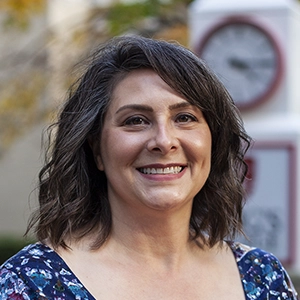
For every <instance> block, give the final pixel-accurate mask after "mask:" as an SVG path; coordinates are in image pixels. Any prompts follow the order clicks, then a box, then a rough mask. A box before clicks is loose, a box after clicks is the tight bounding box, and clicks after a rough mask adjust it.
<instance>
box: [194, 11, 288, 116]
mask: <svg viewBox="0 0 300 300" xmlns="http://www.w3.org/2000/svg"><path fill="white" fill-rule="evenodd" d="M195 52H196V54H197V55H198V56H200V57H201V58H202V59H203V60H204V61H206V63H207V64H208V66H210V67H211V69H212V70H213V71H214V72H215V73H216V75H217V76H218V77H219V79H220V80H221V82H222V83H223V84H224V85H225V87H226V88H227V90H228V91H229V93H230V94H231V96H232V98H233V100H234V102H235V103H236V105H237V106H238V107H239V109H240V110H241V111H245V110H249V109H253V108H255V107H257V106H258V105H260V104H261V103H263V102H264V101H266V100H268V99H270V98H271V96H272V95H273V93H274V92H275V90H276V89H277V87H278V86H279V83H280V81H281V79H282V75H283V57H282V53H281V50H280V47H279V44H278V43H277V42H276V39H275V37H273V35H272V34H271V33H270V32H269V31H268V30H266V29H265V28H264V27H263V26H262V25H260V24H259V23H258V22H256V21H254V20H253V19H251V18H248V17H231V18H226V19H225V20H224V21H223V22H221V23H219V24H217V25H216V26H214V27H212V28H211V29H210V30H209V31H208V32H207V33H206V34H205V35H204V37H203V39H202V40H201V41H200V43H199V45H198V47H197V48H196V49H195Z"/></svg>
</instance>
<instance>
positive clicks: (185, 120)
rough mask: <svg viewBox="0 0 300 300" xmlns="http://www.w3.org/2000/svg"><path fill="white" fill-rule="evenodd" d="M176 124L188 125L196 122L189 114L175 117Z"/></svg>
mask: <svg viewBox="0 0 300 300" xmlns="http://www.w3.org/2000/svg"><path fill="white" fill-rule="evenodd" d="M175 121H176V122H177V123H189V122H196V121H197V118H196V117H195V116H193V115H191V114H180V115H177V116H176V120H175Z"/></svg>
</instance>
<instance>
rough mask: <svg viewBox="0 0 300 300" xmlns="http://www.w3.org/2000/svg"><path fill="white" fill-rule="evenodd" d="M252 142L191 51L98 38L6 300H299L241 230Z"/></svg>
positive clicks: (63, 122) (60, 128)
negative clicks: (239, 238) (243, 240)
mask: <svg viewBox="0 0 300 300" xmlns="http://www.w3.org/2000/svg"><path fill="white" fill-rule="evenodd" d="M249 143H250V138H249V137H248V136H247V134H246V133H245V131H244V128H243V126H242V122H241V120H240V117H239V114H238V112H237V109H236V107H235V106H234V104H233V102H232V100H231V98H230V96H229V95H228V93H227V91H226V90H225V88H224V87H223V86H222V84H221V83H220V82H219V81H218V80H217V79H216V77H215V76H214V75H213V74H212V73H211V72H210V71H209V70H208V68H207V67H206V66H205V65H204V64H203V62H202V61H201V60H199V59H198V58H197V57H196V56H195V55H194V54H192V53H191V52H190V51H189V50H187V49H185V48H183V47H181V46H179V45H176V44H170V43H167V42H163V41H155V40H151V39H146V38H142V37H121V38H115V39H113V40H111V41H110V42H108V43H107V44H105V45H104V46H102V47H101V48H100V49H98V51H97V52H96V53H95V55H94V56H93V57H92V60H91V62H90V64H89V66H88V68H87V70H86V72H85V73H84V75H83V76H82V78H81V79H80V80H79V81H78V84H77V85H76V86H75V89H74V91H73V92H72V93H71V94H70V97H69V99H68V101H67V103H66V104H65V106H64V108H63V110H62V112H61V114H60V117H59V120H58V122H57V131H56V133H55V140H54V143H53V145H52V144H50V146H49V149H50V150H49V151H50V154H49V156H48V160H47V163H46V165H45V167H44V168H43V169H42V170H41V172H40V192H39V202H40V207H39V210H38V211H37V213H36V215H35V217H34V218H33V219H32V220H31V223H30V226H29V229H31V228H33V227H35V231H36V234H37V238H38V240H39V241H40V243H38V244H34V245H30V246H28V247H26V248H25V249H23V250H22V251H21V252H19V253H18V254H17V255H16V256H14V257H13V258H11V259H10V260H8V261H7V262H6V263H5V264H4V265H3V266H2V269H1V284H2V285H1V293H2V294H1V295H2V299H193V300H194V299H206V300H207V299H230V300H234V299H297V295H296V292H295V290H294V289H293V287H292V284H291V282H290V279H289V277H288V275H287V273H286V271H285V270H284V268H283V267H282V266H281V264H280V262H279V261H278V260H277V259H276V258H275V257H274V256H273V255H271V254H269V253H267V252H264V251H262V250H260V249H250V248H248V247H246V246H244V245H241V244H238V243H234V242H228V241H227V240H232V239H233V238H234V236H235V234H236V233H237V232H240V233H241V232H242V224H241V211H242V206H243V195H244V194H243V186H242V182H243V180H244V177H245V173H246V169H247V168H246V165H245V163H244V160H243V159H244V154H245V152H246V150H247V148H248V146H249Z"/></svg>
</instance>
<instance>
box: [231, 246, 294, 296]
mask: <svg viewBox="0 0 300 300" xmlns="http://www.w3.org/2000/svg"><path fill="white" fill-rule="evenodd" d="M229 245H230V247H231V249H232V251H233V254H234V256H235V258H236V262H237V265H238V268H239V272H240V275H241V279H242V283H243V286H244V290H245V293H246V294H247V295H248V299H260V298H257V296H258V295H260V297H261V296H262V295H268V297H271V298H270V299H273V298H272V297H274V299H291V300H294V299H298V298H297V293H296V290H295V289H294V287H293V284H292V282H291V279H290V277H289V275H288V273H287V272H286V270H285V269H284V267H283V266H282V264H281V262H280V261H279V259H278V258H277V257H276V256H274V255H273V254H272V253H270V252H267V251H264V250H262V249H259V248H253V247H249V246H246V245H244V244H241V243H237V242H230V243H229ZM267 299H269V298H267Z"/></svg>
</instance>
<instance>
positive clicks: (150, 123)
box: [94, 70, 211, 211]
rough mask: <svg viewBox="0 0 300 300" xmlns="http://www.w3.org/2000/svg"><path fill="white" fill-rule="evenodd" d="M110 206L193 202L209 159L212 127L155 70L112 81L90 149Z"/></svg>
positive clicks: (168, 206) (171, 206)
mask: <svg viewBox="0 0 300 300" xmlns="http://www.w3.org/2000/svg"><path fill="white" fill-rule="evenodd" d="M94 150H95V153H98V154H97V156H96V161H97V166H98V168H99V169H100V170H101V171H104V172H105V174H106V176H107V181H108V197H109V201H110V203H111V208H112V211H114V209H121V210H124V209H129V208H132V209H135V210H137V209H140V210H143V209H147V210H149V209H150V210H156V211H157V210H176V209H179V208H181V207H183V206H187V205H188V207H190V208H191V205H192V201H193V198H194V196H195V195H196V194H197V193H198V192H199V190H200V189H201V188H202V187H203V185H204V183H205V181H206V179H207V177H208V174H209V171H210V159H211V133H210V130H209V127H208V125H207V122H206V120H205V118H204V117H203V114H202V112H201V110H200V109H199V108H197V107H196V106H193V105H191V104H190V103H189V102H188V101H186V100H185V99H184V98H182V97H181V96H180V95H178V94H177V93H176V92H175V91H174V90H173V89H171V88H170V87H169V86H168V85H167V84H166V83H165V82H164V81H163V80H162V79H161V78H160V77H159V76H158V75H157V74H156V73H155V72H154V71H151V70H135V71H132V72H130V73H129V74H128V75H127V76H126V77H125V78H124V79H122V80H121V81H120V82H119V83H118V84H117V85H116V87H115V89H114V91H113V95H112V99H111V103H110V106H109V108H108V111H107V114H106V117H105V120H104V126H103V130H102V134H101V142H100V149H94Z"/></svg>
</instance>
